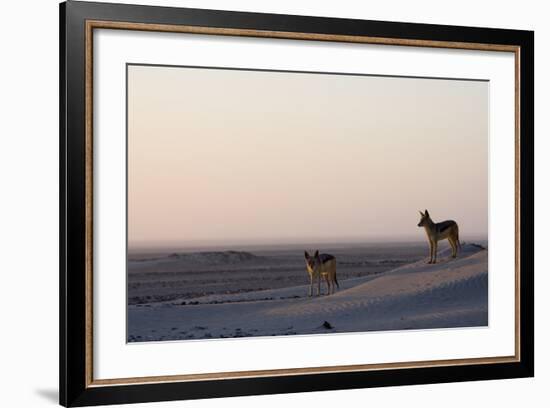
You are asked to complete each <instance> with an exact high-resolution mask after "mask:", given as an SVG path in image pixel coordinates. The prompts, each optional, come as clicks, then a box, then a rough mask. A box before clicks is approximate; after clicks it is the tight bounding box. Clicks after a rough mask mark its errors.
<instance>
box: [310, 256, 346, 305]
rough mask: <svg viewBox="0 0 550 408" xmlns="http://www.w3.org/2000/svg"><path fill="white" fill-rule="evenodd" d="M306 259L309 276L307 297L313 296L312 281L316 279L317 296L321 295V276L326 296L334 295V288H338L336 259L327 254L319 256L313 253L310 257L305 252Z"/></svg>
mask: <svg viewBox="0 0 550 408" xmlns="http://www.w3.org/2000/svg"><path fill="white" fill-rule="evenodd" d="M304 255H305V258H306V269H307V272H308V274H309V281H310V286H309V296H313V281H314V280H315V278H317V296H320V295H321V275H322V276H323V278H325V281H326V282H327V291H328V293H327V295H330V294H331V293H334V292H335V291H336V288H335V287H334V285H335V284H336V286H337V287H338V288H340V285H338V280H337V279H336V258H335V257H334V256H332V255H329V254H319V251H315V254H314V255H313V256H310V255H309V254H308V253H307V251H305V252H304Z"/></svg>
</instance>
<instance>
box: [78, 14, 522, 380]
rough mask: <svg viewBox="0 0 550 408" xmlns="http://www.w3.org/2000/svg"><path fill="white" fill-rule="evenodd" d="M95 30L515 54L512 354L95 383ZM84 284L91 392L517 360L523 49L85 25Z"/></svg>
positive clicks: (89, 22) (214, 29)
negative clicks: (94, 389) (116, 387)
mask: <svg viewBox="0 0 550 408" xmlns="http://www.w3.org/2000/svg"><path fill="white" fill-rule="evenodd" d="M96 28H103V29H118V30H132V31H156V32H171V33H187V34H205V35H222V36H240V37H256V38H275V39H292V40H309V41H330V42H343V43H359V44H380V45H396V46H411V47H430V48H450V49H463V50H478V51H498V52H513V53H514V58H515V79H514V83H515V109H514V110H515V244H516V245H515V333H514V334H515V354H514V355H513V356H502V357H479V358H463V359H448V360H429V361H414V362H395V363H380V364H354V365H342V366H322V367H302V368H288V369H274V370H252V371H234V372H215V373H204V374H203V373H201V374H183V375H165V376H162V375H161V376H153V377H126V378H113V379H94V378H93V30H94V29H96ZM85 46H86V52H85V56H86V61H85V65H86V67H85V75H86V78H85V81H86V85H85V90H86V92H85V104H86V112H85V126H86V134H85V146H86V147H85V152H86V158H85V159H86V163H85V169H86V172H85V184H86V185H85V188H86V193H85V198H86V203H85V217H86V228H85V229H86V233H85V285H86V291H85V292H86V300H85V301H86V322H85V327H86V345H85V353H86V356H85V385H86V388H89V387H101V386H113V385H132V384H145V383H167V382H183V381H208V380H223V379H237V378H253V377H266V376H291V375H300V374H324V373H338V372H358V371H373V370H390V369H398V368H401V369H410V368H421V367H441V366H450V365H454V366H461V365H471V364H497V363H513V362H519V361H521V356H520V349H521V343H520V341H521V336H520V328H521V322H520V316H521V314H520V284H521V274H520V165H521V163H520V156H519V153H520V52H521V47H520V46H517V45H506V44H484V43H467V42H455V41H436V40H414V39H405V38H398V39H397V38H386V37H370V36H350V35H333V34H316V33H301V32H288V31H268V30H250V29H235V28H217V27H197V26H188V25H168V24H150V23H128V22H122V21H103V20H86V26H85Z"/></svg>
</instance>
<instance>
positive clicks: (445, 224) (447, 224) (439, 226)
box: [437, 221, 456, 232]
mask: <svg viewBox="0 0 550 408" xmlns="http://www.w3.org/2000/svg"><path fill="white" fill-rule="evenodd" d="M454 225H456V222H454V221H443V222H440V223H438V224H437V229H438V231H439V232H444V231H446V230H448V229H449V228H451V227H452V226H454Z"/></svg>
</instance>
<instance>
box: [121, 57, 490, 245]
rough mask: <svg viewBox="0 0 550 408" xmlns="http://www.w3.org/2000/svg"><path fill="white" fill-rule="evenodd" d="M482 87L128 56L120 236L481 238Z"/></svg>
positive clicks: (176, 240) (143, 241)
mask: <svg viewBox="0 0 550 408" xmlns="http://www.w3.org/2000/svg"><path fill="white" fill-rule="evenodd" d="M488 88H489V83H488V82H483V81H463V80H436V79H415V78H385V77H372V76H350V75H327V74H303V73H287V72H257V71H245V70H238V71H237V70H220V69H202V68H201V69H193V68H183V67H154V66H133V65H132V66H129V67H128V241H129V246H130V248H132V247H141V246H161V245H190V244H193V243H195V244H196V243H200V244H208V243H212V244H216V245H219V244H223V243H227V244H228V245H233V244H238V243H243V244H245V243H247V244H254V243H262V244H263V243H285V242H288V243H300V242H343V241H361V240H364V241H408V240H420V239H425V238H424V237H425V235H424V231H423V230H421V229H420V228H418V227H417V223H418V221H419V214H418V210H424V209H425V208H427V209H429V211H430V214H431V215H432V217H433V218H434V220H435V221H443V220H445V219H454V220H456V221H457V222H458V224H459V226H460V233H461V238H468V237H482V238H486V237H487V228H488V227H487V223H488V214H487V213H488Z"/></svg>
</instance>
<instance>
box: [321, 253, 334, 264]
mask: <svg viewBox="0 0 550 408" xmlns="http://www.w3.org/2000/svg"><path fill="white" fill-rule="evenodd" d="M319 259H320V260H321V263H327V262H328V261H331V260H333V259H336V258H335V257H333V256H332V255H329V254H320V255H319Z"/></svg>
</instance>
